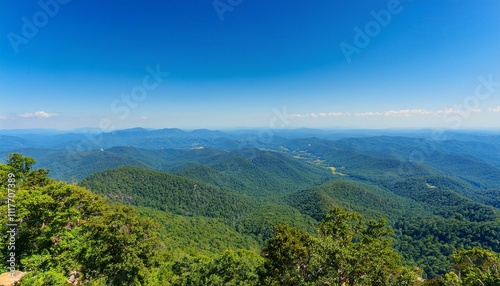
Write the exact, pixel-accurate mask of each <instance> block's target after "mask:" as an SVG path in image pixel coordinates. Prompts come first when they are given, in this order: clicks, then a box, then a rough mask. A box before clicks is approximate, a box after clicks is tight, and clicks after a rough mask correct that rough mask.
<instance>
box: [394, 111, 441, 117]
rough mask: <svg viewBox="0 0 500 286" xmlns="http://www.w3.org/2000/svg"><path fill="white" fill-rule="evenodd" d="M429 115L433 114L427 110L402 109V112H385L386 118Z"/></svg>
mask: <svg viewBox="0 0 500 286" xmlns="http://www.w3.org/2000/svg"><path fill="white" fill-rule="evenodd" d="M428 114H432V112H431V111H428V110H425V109H401V110H388V111H386V112H384V115H385V116H404V117H410V116H413V115H428Z"/></svg>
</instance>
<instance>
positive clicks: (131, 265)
mask: <svg viewBox="0 0 500 286" xmlns="http://www.w3.org/2000/svg"><path fill="white" fill-rule="evenodd" d="M20 166H21V168H23V165H20ZM12 168H15V167H12ZM0 169H3V170H5V169H6V167H5V166H3V165H2V166H0ZM7 169H8V168H7ZM16 171H17V172H26V171H27V172H28V173H24V175H25V176H24V177H25V178H30V176H31V177H32V178H39V179H40V180H34V181H30V180H29V179H28V180H25V181H24V183H27V182H30V183H29V188H24V187H26V185H23V184H20V185H19V188H18V189H17V192H16V197H15V200H16V205H15V211H16V220H15V223H16V224H17V225H18V234H17V236H16V244H15V249H11V250H10V251H7V243H6V242H7V241H8V237H7V236H8V233H7V230H8V226H7V225H6V222H7V221H6V220H7V205H2V206H1V207H0V213H1V214H2V216H1V218H0V219H1V227H0V228H1V242H0V248H1V249H3V251H2V259H3V260H4V261H6V260H7V257H6V255H8V254H9V253H10V252H11V251H15V253H16V258H17V262H18V263H19V266H20V267H21V268H24V269H25V270H28V271H31V272H33V273H36V275H31V276H27V278H25V279H23V283H26V285H61V283H62V281H63V280H64V283H65V281H66V279H63V277H68V276H69V274H70V273H76V274H74V275H75V276H78V277H77V278H76V279H79V281H83V279H93V278H96V280H98V279H101V278H102V277H103V276H104V277H105V280H106V279H107V282H106V284H107V285H122V284H123V283H126V284H130V283H133V282H140V281H142V280H143V279H144V277H145V276H146V275H147V273H148V268H149V267H152V266H155V265H156V264H157V263H158V261H159V260H158V259H159V258H158V255H159V254H161V252H162V251H163V248H162V244H161V241H160V240H159V239H158V235H157V233H156V231H155V229H157V228H158V227H157V225H156V224H155V223H154V222H152V221H151V220H150V219H145V218H139V217H138V216H137V215H136V214H135V213H134V212H133V211H132V210H131V209H130V208H126V207H123V206H115V207H111V206H109V205H108V204H106V202H105V200H104V199H102V198H100V197H99V196H97V195H94V194H92V193H91V192H90V191H88V190H86V189H84V188H81V187H77V186H74V185H69V184H65V183H56V182H52V181H50V182H49V183H47V181H46V180H44V179H43V178H42V176H43V174H44V172H37V171H29V170H27V169H20V170H17V169H16ZM4 182H5V181H4ZM4 182H2V183H4ZM35 182H42V185H41V186H40V185H37V184H36V183H35ZM4 185H6V184H4ZM1 191H2V192H1V193H2V195H3V196H5V195H6V189H4V188H2V190H1ZM11 223H12V222H11ZM40 283H41V284H40Z"/></svg>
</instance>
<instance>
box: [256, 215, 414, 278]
mask: <svg viewBox="0 0 500 286" xmlns="http://www.w3.org/2000/svg"><path fill="white" fill-rule="evenodd" d="M276 232H277V234H276V236H275V237H273V238H271V239H270V240H269V241H268V242H267V247H266V249H265V254H264V256H265V257H266V258H267V260H266V264H265V268H266V270H267V275H266V277H265V282H266V283H267V284H270V285H325V284H327V285H332V284H333V285H414V284H416V283H417V274H416V273H413V272H412V271H411V270H410V269H408V268H406V267H404V266H401V265H400V264H399V257H398V255H397V254H396V252H394V250H392V249H391V248H390V244H391V240H390V239H389V234H390V230H389V229H387V228H386V227H385V221H383V220H381V221H378V222H376V221H368V222H365V221H364V220H363V219H362V217H361V216H360V215H359V214H356V213H350V212H346V211H345V210H343V209H340V208H335V209H332V210H331V211H330V212H329V213H328V214H327V215H326V216H325V219H324V220H322V221H321V223H320V225H319V228H318V235H319V237H317V238H316V237H313V236H311V235H309V234H307V233H304V232H301V231H300V230H298V229H294V228H290V227H288V226H278V227H277V228H276Z"/></svg>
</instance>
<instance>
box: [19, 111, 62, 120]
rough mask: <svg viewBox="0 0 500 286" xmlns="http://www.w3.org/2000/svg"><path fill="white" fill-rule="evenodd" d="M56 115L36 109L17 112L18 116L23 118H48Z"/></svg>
mask: <svg viewBox="0 0 500 286" xmlns="http://www.w3.org/2000/svg"><path fill="white" fill-rule="evenodd" d="M55 116H57V114H56V113H47V112H45V111H37V112H35V113H22V114H19V117H23V118H38V119H45V118H50V117H55Z"/></svg>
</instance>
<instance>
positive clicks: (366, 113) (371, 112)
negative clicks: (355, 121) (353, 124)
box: [354, 111, 383, 117]
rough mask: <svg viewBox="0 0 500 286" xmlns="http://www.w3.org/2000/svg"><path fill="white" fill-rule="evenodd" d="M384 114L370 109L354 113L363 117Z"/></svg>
mask: <svg viewBox="0 0 500 286" xmlns="http://www.w3.org/2000/svg"><path fill="white" fill-rule="evenodd" d="M382 114H383V113H382V112H373V111H369V112H357V113H354V116H361V117H365V116H381V115H382Z"/></svg>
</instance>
